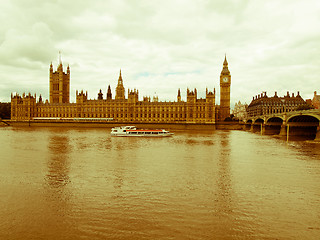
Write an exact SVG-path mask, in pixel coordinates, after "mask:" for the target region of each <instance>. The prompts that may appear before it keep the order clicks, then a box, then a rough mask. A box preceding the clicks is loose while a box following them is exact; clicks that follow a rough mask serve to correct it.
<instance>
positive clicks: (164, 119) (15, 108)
mask: <svg viewBox="0 0 320 240" xmlns="http://www.w3.org/2000/svg"><path fill="white" fill-rule="evenodd" d="M49 83H50V101H48V100H46V101H45V102H44V101H42V97H41V95H40V97H39V100H38V101H36V95H34V96H33V95H31V94H30V93H29V94H28V95H25V94H23V96H20V95H18V94H15V95H11V119H12V120H16V121H28V120H32V119H34V118H61V119H62V118H67V119H70V118H73V119H75V118H87V119H99V118H101V119H102V118H108V119H112V121H116V122H132V123H215V122H216V116H217V117H218V118H219V119H222V120H224V118H226V117H228V116H229V115H230V84H231V75H230V71H229V70H228V63H227V60H226V58H225V61H224V63H223V70H222V72H221V76H220V90H221V94H220V96H221V97H220V102H221V105H220V107H219V106H218V107H217V110H218V109H219V111H216V105H215V90H213V91H209V90H208V89H206V97H205V98H204V99H202V98H200V99H199V98H198V97H197V89H194V90H190V89H187V101H182V100H181V92H180V89H179V90H178V95H177V101H174V102H160V101H158V98H157V97H154V98H153V100H152V101H151V99H150V97H143V100H142V101H139V91H138V90H136V89H133V90H132V89H131V90H130V89H128V92H127V97H126V96H125V88H124V84H123V79H122V74H121V70H120V74H119V78H118V85H117V87H116V89H115V93H116V94H115V98H114V99H113V98H112V93H111V88H110V85H109V86H108V91H107V96H106V98H103V93H102V91H101V90H100V91H99V93H98V97H97V99H95V100H89V99H88V94H87V93H86V92H83V91H81V92H78V91H77V92H76V103H70V102H69V92H70V68H69V66H68V68H67V72H66V73H64V72H63V66H62V63H61V60H60V64H59V66H58V68H57V71H56V72H53V66H52V64H51V65H50V82H49Z"/></svg>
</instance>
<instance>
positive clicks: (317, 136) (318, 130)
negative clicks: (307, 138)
mask: <svg viewBox="0 0 320 240" xmlns="http://www.w3.org/2000/svg"><path fill="white" fill-rule="evenodd" d="M314 140H315V141H317V142H320V126H318V127H317V133H316V137H315V139H314Z"/></svg>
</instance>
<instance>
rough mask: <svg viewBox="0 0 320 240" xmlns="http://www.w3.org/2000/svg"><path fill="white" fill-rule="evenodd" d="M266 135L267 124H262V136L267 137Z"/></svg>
mask: <svg viewBox="0 0 320 240" xmlns="http://www.w3.org/2000/svg"><path fill="white" fill-rule="evenodd" d="M265 133H266V125H265V124H263V123H262V124H261V135H265Z"/></svg>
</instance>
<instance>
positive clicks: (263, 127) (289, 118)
mask: <svg viewBox="0 0 320 240" xmlns="http://www.w3.org/2000/svg"><path fill="white" fill-rule="evenodd" d="M319 123H320V109H311V110H299V111H292V112H284V113H274V114H269V115H261V116H255V117H248V118H247V119H246V120H245V125H244V129H245V130H250V131H252V132H260V133H261V134H266V135H279V136H286V137H287V139H289V136H303V137H306V138H309V139H314V140H317V141H320V125H319Z"/></svg>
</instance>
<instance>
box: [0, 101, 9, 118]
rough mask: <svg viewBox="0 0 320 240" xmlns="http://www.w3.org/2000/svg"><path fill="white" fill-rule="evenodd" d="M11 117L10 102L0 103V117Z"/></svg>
mask: <svg viewBox="0 0 320 240" xmlns="http://www.w3.org/2000/svg"><path fill="white" fill-rule="evenodd" d="M10 117H11V103H0V118H1V119H10Z"/></svg>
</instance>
